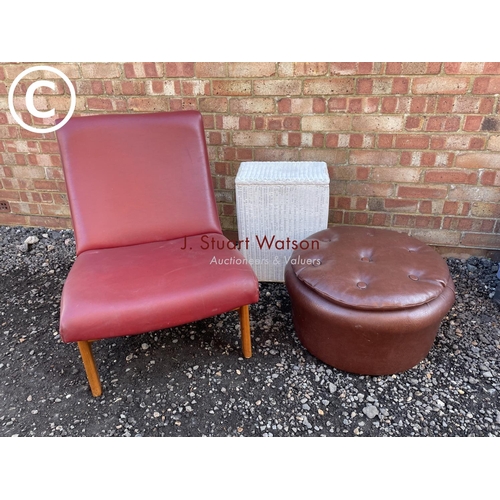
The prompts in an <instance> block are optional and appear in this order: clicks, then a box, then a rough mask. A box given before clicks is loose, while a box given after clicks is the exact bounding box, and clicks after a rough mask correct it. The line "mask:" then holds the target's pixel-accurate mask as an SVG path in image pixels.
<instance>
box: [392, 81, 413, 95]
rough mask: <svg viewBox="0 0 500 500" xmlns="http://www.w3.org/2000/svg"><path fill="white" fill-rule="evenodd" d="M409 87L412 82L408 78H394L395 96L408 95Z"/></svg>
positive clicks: (393, 89) (393, 90) (393, 88)
mask: <svg viewBox="0 0 500 500" xmlns="http://www.w3.org/2000/svg"><path fill="white" fill-rule="evenodd" d="M409 86H410V80H409V79H408V78H394V80H393V83H392V89H391V91H392V93H393V94H406V93H407V92H408V89H409Z"/></svg>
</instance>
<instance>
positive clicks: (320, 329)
mask: <svg viewBox="0 0 500 500" xmlns="http://www.w3.org/2000/svg"><path fill="white" fill-rule="evenodd" d="M304 241H307V245H306V244H305V243H303V244H302V245H301V247H302V249H300V248H299V249H297V250H295V251H294V252H293V254H292V256H291V258H290V261H289V262H288V263H287V265H286V268H285V284H286V287H287V289H288V292H289V294H290V298H291V301H292V310H293V321H294V325H295V330H296V332H297V335H298V337H299V340H300V341H301V342H302V344H303V346H304V347H305V348H306V349H307V350H308V351H309V352H310V353H311V354H313V355H314V356H316V357H317V358H319V359H320V360H322V361H324V362H325V363H327V364H329V365H332V366H334V367H335V368H338V369H340V370H345V371H347V372H352V373H358V374H364V375H388V374H393V373H397V372H401V371H405V370H408V369H409V368H412V367H413V366H415V365H416V364H418V363H419V362H420V361H421V360H422V359H424V358H425V357H426V356H427V354H428V353H429V351H430V349H431V347H432V344H433V342H434V339H435V338H436V334H437V331H438V328H439V325H440V323H441V321H442V319H443V318H444V316H445V315H446V314H447V313H448V311H449V310H450V308H451V306H452V305H453V303H454V301H455V287H454V285H453V281H452V279H451V276H450V273H449V270H448V266H447V265H446V262H445V261H444V259H443V258H442V257H441V256H440V255H439V254H438V253H437V252H436V251H435V250H433V249H432V248H431V247H429V246H427V245H426V244H424V243H422V242H421V241H419V240H417V239H415V238H411V237H410V236H408V235H406V234H401V233H397V232H395V231H389V230H385V229H371V228H363V227H348V226H339V227H334V228H330V229H325V230H324V231H320V232H318V233H315V234H313V235H311V236H309V237H308V238H307V240H304ZM306 247H307V248H306Z"/></svg>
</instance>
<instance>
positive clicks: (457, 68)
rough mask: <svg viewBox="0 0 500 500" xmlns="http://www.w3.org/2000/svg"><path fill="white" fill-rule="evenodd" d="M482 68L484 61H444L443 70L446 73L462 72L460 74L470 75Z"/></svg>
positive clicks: (477, 72) (480, 70) (481, 70)
mask: <svg viewBox="0 0 500 500" xmlns="http://www.w3.org/2000/svg"><path fill="white" fill-rule="evenodd" d="M483 69H484V63H480V62H472V63H466V62H464V63H460V62H453V63H445V64H444V71H445V73H448V74H450V75H451V74H462V75H471V74H481V73H482V72H483Z"/></svg>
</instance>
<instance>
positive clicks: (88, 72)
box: [80, 63, 121, 78]
mask: <svg viewBox="0 0 500 500" xmlns="http://www.w3.org/2000/svg"><path fill="white" fill-rule="evenodd" d="M80 67H81V69H82V75H83V77H84V78H120V76H121V73H120V65H119V64H117V63H83V64H81V66H80Z"/></svg>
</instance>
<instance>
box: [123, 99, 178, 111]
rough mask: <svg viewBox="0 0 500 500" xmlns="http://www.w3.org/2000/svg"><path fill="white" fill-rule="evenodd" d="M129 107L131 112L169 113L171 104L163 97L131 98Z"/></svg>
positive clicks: (128, 100)
mask: <svg viewBox="0 0 500 500" xmlns="http://www.w3.org/2000/svg"><path fill="white" fill-rule="evenodd" d="M127 106H128V109H130V110H131V111H147V112H154V111H168V107H169V102H168V100H167V99H165V98H163V97H130V98H129V99H127Z"/></svg>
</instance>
